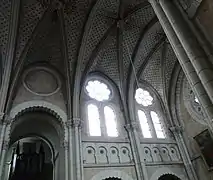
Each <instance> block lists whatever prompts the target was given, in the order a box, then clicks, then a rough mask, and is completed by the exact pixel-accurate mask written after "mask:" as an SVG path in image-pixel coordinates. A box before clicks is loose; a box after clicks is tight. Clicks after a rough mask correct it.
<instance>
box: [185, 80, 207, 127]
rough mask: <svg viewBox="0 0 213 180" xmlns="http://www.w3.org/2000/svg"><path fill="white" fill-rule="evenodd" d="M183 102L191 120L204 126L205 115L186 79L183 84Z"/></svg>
mask: <svg viewBox="0 0 213 180" xmlns="http://www.w3.org/2000/svg"><path fill="white" fill-rule="evenodd" d="M183 101H184V105H185V107H186V109H187V110H188V112H189V114H190V115H191V116H192V118H193V119H194V120H195V121H197V122H199V123H201V124H206V115H205V113H204V111H203V108H202V106H201V104H200V102H199V100H198V98H197V96H196V95H195V93H194V92H193V90H192V88H191V86H190V85H189V83H188V81H187V80H186V79H184V84H183Z"/></svg>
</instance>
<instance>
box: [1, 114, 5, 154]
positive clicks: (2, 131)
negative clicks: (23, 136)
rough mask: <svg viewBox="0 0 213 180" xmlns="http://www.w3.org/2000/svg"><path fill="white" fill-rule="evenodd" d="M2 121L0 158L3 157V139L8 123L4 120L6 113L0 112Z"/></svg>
mask: <svg viewBox="0 0 213 180" xmlns="http://www.w3.org/2000/svg"><path fill="white" fill-rule="evenodd" d="M0 123H1V126H2V128H1V132H0V133H1V135H0V158H1V154H2V153H1V150H2V145H3V140H4V134H5V129H6V125H7V123H6V122H5V121H4V113H0Z"/></svg>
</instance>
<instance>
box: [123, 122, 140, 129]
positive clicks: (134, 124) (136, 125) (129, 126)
mask: <svg viewBox="0 0 213 180" xmlns="http://www.w3.org/2000/svg"><path fill="white" fill-rule="evenodd" d="M139 127H140V125H139V123H138V122H132V123H130V124H126V125H125V126H124V128H125V129H126V130H127V131H133V130H137V131H138V130H139Z"/></svg>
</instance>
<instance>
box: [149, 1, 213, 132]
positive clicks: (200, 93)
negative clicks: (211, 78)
mask: <svg viewBox="0 0 213 180" xmlns="http://www.w3.org/2000/svg"><path fill="white" fill-rule="evenodd" d="M149 2H150V4H151V5H152V7H153V9H154V11H155V14H156V15H157V17H158V19H159V21H160V23H161V25H162V28H163V29H164V32H165V34H166V35H167V38H168V40H169V42H170V44H171V46H172V48H173V50H174V52H175V54H176V56H177V59H178V61H179V63H180V65H181V67H182V69H183V71H184V73H185V75H186V78H187V80H188V81H189V84H190V85H191V87H192V89H193V91H194V93H195V95H196V96H197V98H198V100H199V102H200V104H201V105H202V107H203V110H204V111H205V113H206V115H207V116H208V119H209V121H208V124H209V127H210V128H211V130H212V131H213V127H212V119H213V105H212V102H211V100H210V98H209V97H208V94H207V93H206V91H205V89H204V87H203V84H202V83H201V81H200V79H199V77H198V75H197V73H196V71H195V70H194V67H193V66H192V63H191V61H190V60H189V58H188V56H187V54H186V52H185V50H184V48H183V46H182V44H181V42H180V41H179V39H178V37H177V35H176V33H175V31H174V30H173V28H172V26H171V24H170V22H169V20H168V19H167V17H166V15H165V13H164V12H163V10H162V8H161V6H160V4H159V3H158V2H157V0H149Z"/></svg>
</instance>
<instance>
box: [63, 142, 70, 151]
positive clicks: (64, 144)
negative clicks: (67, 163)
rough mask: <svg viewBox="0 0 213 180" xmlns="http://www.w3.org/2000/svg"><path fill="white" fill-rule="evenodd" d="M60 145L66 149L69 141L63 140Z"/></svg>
mask: <svg viewBox="0 0 213 180" xmlns="http://www.w3.org/2000/svg"><path fill="white" fill-rule="evenodd" d="M62 146H63V148H64V149H65V150H68V148H69V142H68V141H63V144H62Z"/></svg>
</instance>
